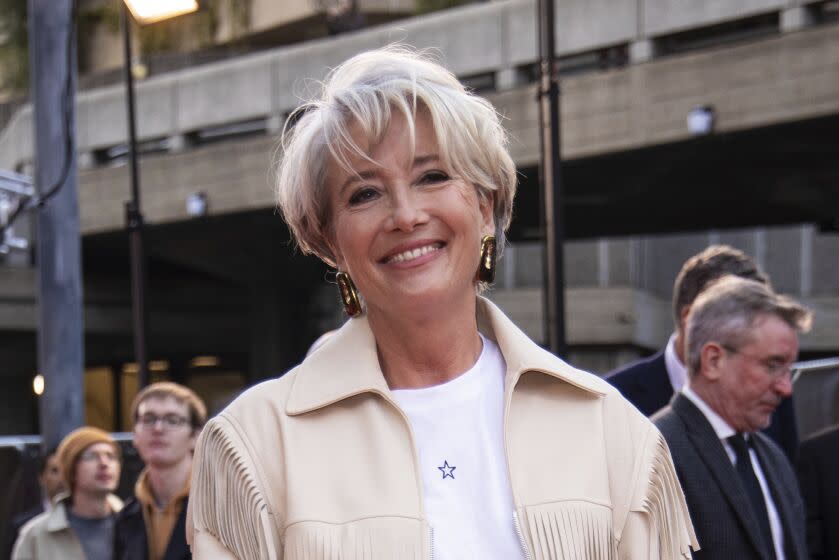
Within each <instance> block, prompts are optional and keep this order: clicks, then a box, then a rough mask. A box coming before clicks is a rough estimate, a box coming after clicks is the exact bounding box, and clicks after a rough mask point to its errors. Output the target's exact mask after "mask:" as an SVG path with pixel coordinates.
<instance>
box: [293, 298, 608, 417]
mask: <svg viewBox="0 0 839 560" xmlns="http://www.w3.org/2000/svg"><path fill="white" fill-rule="evenodd" d="M477 314H478V329H479V330H480V331H481V333H482V334H483V335H484V336H486V337H488V338H490V339H493V340H495V342H496V343H497V344H498V347H499V348H500V349H501V354H502V355H503V356H504V360H505V361H506V362H507V374H506V379H505V385H507V386H508V387H510V386H515V384H516V382H517V381H518V379H519V377H521V375H522V374H523V373H524V372H527V371H536V372H541V373H544V374H546V375H550V376H552V377H555V378H557V379H559V380H561V381H564V382H566V383H570V384H571V385H574V386H575V387H577V388H579V389H582V390H583V391H586V392H588V393H591V394H594V395H597V396H602V395H605V394H606V390H605V389H604V386H603V381H601V380H600V379H598V378H596V377H595V376H593V375H591V374H588V373H585V372H582V371H580V370H577V369H575V368H573V367H571V366H570V365H568V364H566V363H565V362H563V361H562V360H560V359H559V358H557V357H556V356H554V355H553V354H551V353H550V352H548V351H547V350H544V349H542V348H541V347H539V346H538V345H537V344H536V343H534V342H533V341H532V340H530V339H529V338H528V337H527V335H526V334H524V333H523V332H522V331H521V330H520V329H519V328H518V327H516V326H515V325H514V324H513V322H512V321H510V319H508V318H507V316H506V315H504V313H503V312H502V311H501V310H500V309H498V307H496V306H495V304H493V303H492V302H490V301H489V300H487V299H485V298H483V297H478V305H477ZM295 376H296V377H295V380H294V385H293V387H292V388H291V392H290V394H289V398H288V403H287V404H286V412H287V413H288V414H290V415H297V414H303V413H306V412H311V411H313V410H317V409H319V408H322V407H325V406H328V405H331V404H334V403H337V402H339V401H341V400H344V399H347V398H349V397H352V396H354V395H360V394H362V393H374V394H379V395H382V396H383V397H385V398H387V399H390V389H389V388H388V386H387V382H386V381H385V377H384V375H383V374H382V370H381V367H380V366H379V356H378V353H377V351H376V340H375V338H374V337H373V332H372V331H371V330H370V324H369V323H368V321H367V317H366V316H362V317H358V318H355V319H350V320H349V321H347V322H346V323H345V324H344V326H343V327H341V328H340V329H339V330H338V331H337V332H336V333H335V334H334V335H333V336H332V337H331V338H330V339H329V340H328V341H326V342H325V343H324V345H323V346H321V348H320V349H318V350H317V351H316V352H315V353H314V354H312V355H311V356H309V357H308V358H306V360H305V361H304V362H303V363H302V364H300V365H299V366H298V367H297V372H296V373H295Z"/></svg>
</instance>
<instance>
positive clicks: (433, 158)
mask: <svg viewBox="0 0 839 560" xmlns="http://www.w3.org/2000/svg"><path fill="white" fill-rule="evenodd" d="M437 161H440V156H438V155H437V154H428V155H422V156H418V157H415V158H414V164H413V166H412V167H411V169H416V168H417V167H422V166H423V165H426V164H429V163H434V162H437ZM378 174H379V173H378V171H376V170H374V169H367V170H364V171H359V172H358V173H353V174H352V175H350V176H349V177H347V180H346V181H344V184H343V185H341V188H340V189H339V190H338V195H339V196H341V195H343V194H344V191H345V190H346V189H347V187H349V186H350V185H352V184H353V183H357V182H359V181H366V180H367V179H373V178H374V177H376V176H377V175H378Z"/></svg>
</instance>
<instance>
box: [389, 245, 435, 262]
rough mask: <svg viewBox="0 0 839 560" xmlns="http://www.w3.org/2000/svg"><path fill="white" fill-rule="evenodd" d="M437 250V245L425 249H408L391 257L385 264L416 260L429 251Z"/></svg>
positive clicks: (427, 246)
mask: <svg viewBox="0 0 839 560" xmlns="http://www.w3.org/2000/svg"><path fill="white" fill-rule="evenodd" d="M439 249H440V248H439V247H438V246H437V245H426V246H425V247H417V248H416V249H410V250H408V251H404V252H402V253H399V254H397V255H393V256H392V257H390V258H389V259H388V260H387V262H389V263H399V262H404V261H410V260H412V259H417V258H419V257H421V256H423V255H426V254H428V253H430V252H431V251H437V250H439Z"/></svg>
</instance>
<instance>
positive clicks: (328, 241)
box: [323, 233, 346, 272]
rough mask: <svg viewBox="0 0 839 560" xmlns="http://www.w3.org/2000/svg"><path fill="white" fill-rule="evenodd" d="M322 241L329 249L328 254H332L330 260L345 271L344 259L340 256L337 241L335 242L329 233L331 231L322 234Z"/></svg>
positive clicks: (337, 267)
mask: <svg viewBox="0 0 839 560" xmlns="http://www.w3.org/2000/svg"><path fill="white" fill-rule="evenodd" d="M323 242H324V244H325V245H326V248H327V249H328V250H329V253H330V255H331V256H332V261H333V262H334V263H335V268H336V269H338V270H343V271H345V272H346V268H345V265H346V263H345V262H344V259H343V257H342V256H341V252H340V251H339V250H338V243H336V242H335V239H334V237H333V236H332V235H331V233H330V234H328V235H325V236H324V238H323ZM327 264H329V263H327Z"/></svg>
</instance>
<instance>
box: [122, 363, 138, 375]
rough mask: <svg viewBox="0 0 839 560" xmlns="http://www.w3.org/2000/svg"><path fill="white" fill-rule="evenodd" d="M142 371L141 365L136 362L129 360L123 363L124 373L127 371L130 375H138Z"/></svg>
mask: <svg viewBox="0 0 839 560" xmlns="http://www.w3.org/2000/svg"><path fill="white" fill-rule="evenodd" d="M139 371H140V366H138V365H137V364H136V363H135V362H128V363H127V364H122V373H127V374H128V375H137V373H139Z"/></svg>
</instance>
